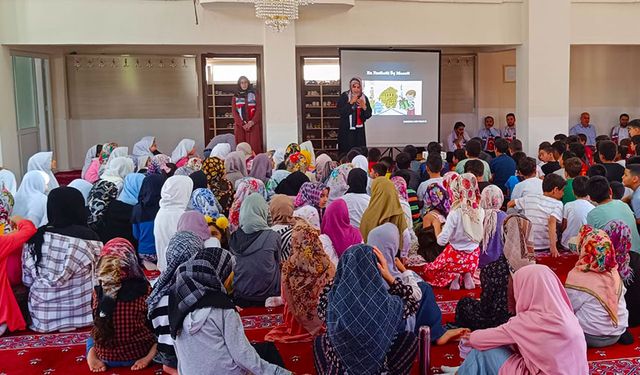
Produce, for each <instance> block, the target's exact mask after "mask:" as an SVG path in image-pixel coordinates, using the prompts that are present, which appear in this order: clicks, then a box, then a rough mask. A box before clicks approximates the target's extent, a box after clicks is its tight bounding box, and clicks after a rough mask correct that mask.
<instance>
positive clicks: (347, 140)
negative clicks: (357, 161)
mask: <svg viewBox="0 0 640 375" xmlns="http://www.w3.org/2000/svg"><path fill="white" fill-rule="evenodd" d="M338 112H339V113H340V130H339V131H338V152H339V153H340V155H344V154H346V153H347V152H349V150H351V149H352V148H353V147H364V146H366V145H367V139H366V136H365V133H364V123H365V121H366V120H367V119H368V118H369V117H371V105H370V104H369V99H368V98H367V97H366V96H365V95H364V94H363V93H362V80H360V78H351V80H350V81H349V90H348V91H345V92H343V93H342V95H341V96H340V99H339V100H338Z"/></svg>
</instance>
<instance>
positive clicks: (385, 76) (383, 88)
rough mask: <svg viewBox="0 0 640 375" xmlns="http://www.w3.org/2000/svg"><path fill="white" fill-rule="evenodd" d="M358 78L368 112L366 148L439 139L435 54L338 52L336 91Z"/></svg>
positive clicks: (437, 56) (403, 51) (401, 145)
mask: <svg viewBox="0 0 640 375" xmlns="http://www.w3.org/2000/svg"><path fill="white" fill-rule="evenodd" d="M353 77H358V78H361V79H362V81H363V90H362V92H363V93H364V94H365V95H366V96H367V98H369V102H370V104H371V107H372V110H373V114H372V116H371V118H370V119H369V120H367V122H366V123H365V132H366V135H367V146H369V147H404V146H406V145H408V144H412V145H416V146H426V144H427V143H429V142H430V141H438V140H439V139H440V134H439V133H440V52H439V51H407V50H400V51H398V50H359V49H341V50H340V79H341V84H342V91H346V90H348V89H349V81H350V80H351V78H353Z"/></svg>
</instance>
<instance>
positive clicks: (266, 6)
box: [255, 0, 312, 32]
mask: <svg viewBox="0 0 640 375" xmlns="http://www.w3.org/2000/svg"><path fill="white" fill-rule="evenodd" d="M311 2H312V0H255V5H256V17H258V18H260V19H263V20H264V23H265V25H267V26H269V27H270V28H272V29H273V30H275V31H278V32H280V31H282V30H284V29H285V28H286V27H287V26H289V22H291V21H294V20H297V19H298V7H299V6H302V5H307V4H310V3H311Z"/></svg>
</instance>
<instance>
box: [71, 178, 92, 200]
mask: <svg viewBox="0 0 640 375" xmlns="http://www.w3.org/2000/svg"><path fill="white" fill-rule="evenodd" d="M67 186H68V187H72V188H74V189H76V190H78V191H79V192H80V193H82V197H84V203H85V205H86V204H87V202H88V201H89V193H91V189H92V188H93V185H92V184H91V183H90V182H89V181H87V180H83V179H81V178H76V179H75V180H73V181H71V182H70V183H69V185H67Z"/></svg>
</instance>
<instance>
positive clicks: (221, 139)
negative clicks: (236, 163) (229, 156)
mask: <svg viewBox="0 0 640 375" xmlns="http://www.w3.org/2000/svg"><path fill="white" fill-rule="evenodd" d="M221 144H227V145H229V150H228V151H227V153H229V152H231V150H232V149H233V150H235V149H236V137H235V136H234V135H233V134H218V135H216V136H215V137H213V138H211V141H209V144H207V147H205V148H204V156H205V157H207V158H208V157H210V156H218V155H213V150H214V149H215V148H216V147H217V146H219V145H221ZM207 152H209V153H210V154H209V155H207ZM218 157H219V156H218ZM222 159H224V155H223V157H222Z"/></svg>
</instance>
